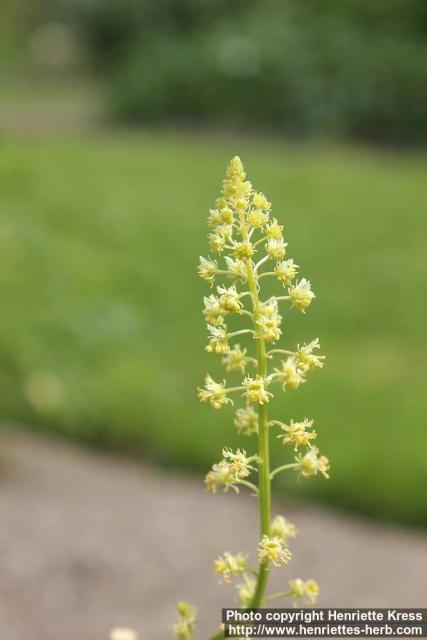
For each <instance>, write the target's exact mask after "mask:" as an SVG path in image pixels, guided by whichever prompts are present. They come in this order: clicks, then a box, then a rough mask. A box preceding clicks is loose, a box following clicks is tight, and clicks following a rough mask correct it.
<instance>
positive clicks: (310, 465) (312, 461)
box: [295, 447, 329, 478]
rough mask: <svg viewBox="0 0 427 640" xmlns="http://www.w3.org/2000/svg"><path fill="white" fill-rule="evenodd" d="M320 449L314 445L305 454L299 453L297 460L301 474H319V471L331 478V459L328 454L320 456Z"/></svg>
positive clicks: (307, 475) (308, 475)
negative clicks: (329, 472)
mask: <svg viewBox="0 0 427 640" xmlns="http://www.w3.org/2000/svg"><path fill="white" fill-rule="evenodd" d="M318 454H319V449H318V448H317V447H312V448H311V449H310V451H308V452H307V453H306V454H305V455H304V456H302V455H301V454H299V455H298V456H297V457H296V458H295V460H296V461H297V463H298V465H299V470H300V473H301V475H303V476H305V477H306V478H310V477H311V476H315V475H317V473H318V472H320V473H321V474H323V475H324V476H325V478H329V474H328V471H329V460H328V458H327V457H326V456H320V457H319V455H318Z"/></svg>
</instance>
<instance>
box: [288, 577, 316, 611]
mask: <svg viewBox="0 0 427 640" xmlns="http://www.w3.org/2000/svg"><path fill="white" fill-rule="evenodd" d="M289 590H290V596H291V597H292V598H294V599H295V600H299V599H301V598H304V599H305V601H306V603H307V604H310V605H314V604H316V602H317V598H318V595H319V585H318V584H317V582H315V581H314V580H307V581H306V582H304V580H301V578H296V579H295V580H290V581H289Z"/></svg>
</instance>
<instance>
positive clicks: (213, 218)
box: [208, 209, 222, 227]
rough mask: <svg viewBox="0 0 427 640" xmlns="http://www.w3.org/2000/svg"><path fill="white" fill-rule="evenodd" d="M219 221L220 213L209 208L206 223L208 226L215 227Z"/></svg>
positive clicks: (220, 221)
mask: <svg viewBox="0 0 427 640" xmlns="http://www.w3.org/2000/svg"><path fill="white" fill-rule="evenodd" d="M221 223H222V220H221V214H220V212H219V211H218V209H211V210H210V211H209V216H208V225H209V226H210V227H217V226H218V225H219V224H221Z"/></svg>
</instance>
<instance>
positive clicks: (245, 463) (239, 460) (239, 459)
mask: <svg viewBox="0 0 427 640" xmlns="http://www.w3.org/2000/svg"><path fill="white" fill-rule="evenodd" d="M222 455H223V456H224V459H225V460H228V461H229V463H230V464H231V466H232V471H233V473H234V475H235V476H236V478H238V479H239V480H240V479H242V478H247V477H248V475H250V472H251V471H253V470H254V469H255V467H254V466H252V465H251V462H257V463H258V462H259V457H258V456H256V455H255V456H249V457H248V456H247V455H246V451H245V450H244V449H242V450H240V449H237V450H236V453H234V452H233V451H232V450H231V449H227V448H225V449H223V450H222Z"/></svg>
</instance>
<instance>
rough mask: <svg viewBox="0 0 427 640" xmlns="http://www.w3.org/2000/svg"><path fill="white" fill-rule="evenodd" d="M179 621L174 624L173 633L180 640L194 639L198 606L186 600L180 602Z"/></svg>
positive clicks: (178, 607) (178, 606) (178, 608)
mask: <svg viewBox="0 0 427 640" xmlns="http://www.w3.org/2000/svg"><path fill="white" fill-rule="evenodd" d="M177 610H178V621H177V622H176V623H175V624H174V625H173V634H174V636H175V638H178V640H192V638H194V627H195V624H196V614H197V611H196V608H195V607H192V606H191V605H189V604H187V603H186V602H178V605H177Z"/></svg>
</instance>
